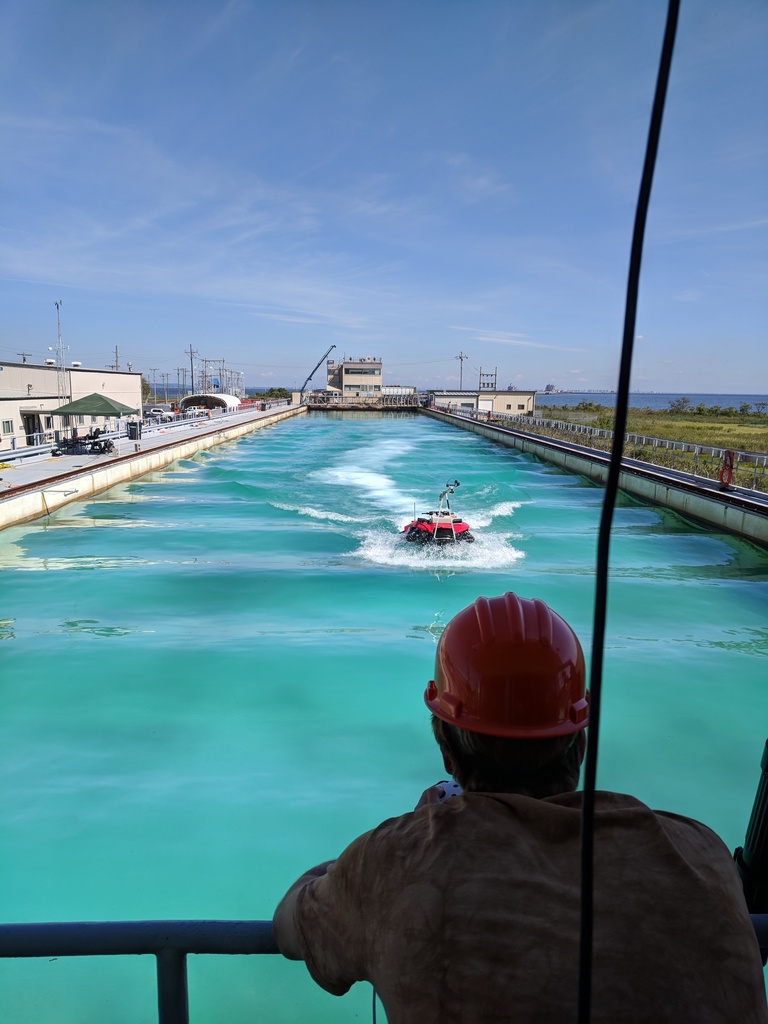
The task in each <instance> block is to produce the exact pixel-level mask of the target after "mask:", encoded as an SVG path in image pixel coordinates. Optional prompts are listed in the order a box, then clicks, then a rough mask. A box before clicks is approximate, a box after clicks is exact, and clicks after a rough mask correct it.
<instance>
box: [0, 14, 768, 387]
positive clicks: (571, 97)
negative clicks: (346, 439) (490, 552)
mask: <svg viewBox="0 0 768 1024" xmlns="http://www.w3.org/2000/svg"><path fill="white" fill-rule="evenodd" d="M665 15H666V7H665V4H664V3H662V2H659V0H600V2H592V0H503V2H497V0H472V2H470V0H420V2H416V3H414V2H413V0H409V2H402V3H401V2H398V0H388V2H383V0H381V2H372V0H348V2H347V0H345V2H336V0H330V2H323V0H312V2H308V0H295V2H292V0H283V2H278V0H270V2H248V0H231V2H214V0H209V2H201V0H198V2H194V0H193V2H185V3H175V2H163V0H153V2H143V0H135V2H123V0H112V2H110V3H103V2H102V0H66V2H65V0H59V2H38V0H24V2H19V0H6V2H5V3H4V4H3V6H2V9H1V10H0V53H1V54H2V60H0V128H1V130H2V139H1V140H0V142H1V144H0V152H1V153H2V156H1V157H0V166H1V167H2V203H1V204H0V227H1V231H0V359H5V360H18V358H19V356H18V353H21V352H27V353H29V354H30V356H29V358H31V359H32V360H41V359H42V358H44V357H45V356H47V355H49V353H48V346H49V345H55V344H56V309H55V306H54V302H55V301H56V300H59V299H60V300H62V303H63V305H62V307H61V313H62V335H63V339H64V343H65V345H66V346H67V358H68V359H79V360H82V362H83V363H84V365H90V366H99V367H101V366H106V365H109V364H110V363H112V362H113V360H114V351H115V347H117V348H118V351H119V359H120V365H121V368H123V369H124V368H126V363H127V362H128V361H129V360H130V361H131V362H132V364H133V368H134V369H140V370H142V371H143V372H146V373H147V374H148V375H149V369H150V367H152V368H154V369H155V372H156V373H157V375H158V378H157V379H158V380H159V379H160V375H161V374H162V373H168V374H169V379H170V380H171V381H172V382H175V380H176V378H177V368H179V367H185V366H187V367H188V366H189V361H190V360H189V355H188V352H189V347H190V346H192V348H193V349H194V350H196V351H197V353H199V356H200V357H206V358H209V359H217V360H218V359H224V360H225V361H226V364H227V365H228V366H230V367H232V368H233V369H237V370H242V371H243V372H244V373H245V380H246V383H247V384H248V385H251V386H258V385H267V386H269V385H277V384H283V385H286V386H288V387H292V386H296V385H300V384H301V383H302V382H303V380H304V378H305V377H306V376H307V374H308V373H309V371H310V370H311V369H312V367H313V366H314V365H315V363H316V362H317V361H318V360H319V359H320V358H321V356H322V355H323V353H324V351H325V350H326V349H327V348H328V347H329V346H330V345H335V346H336V349H335V350H334V352H333V353H332V357H335V358H340V357H342V356H344V355H346V356H348V357H353V358H356V357H358V356H364V355H373V356H380V357H381V358H382V359H383V360H384V373H385V383H392V384H395V383H398V384H417V385H419V386H420V387H457V386H458V385H459V377H460V370H462V369H463V384H464V386H465V387H474V386H476V385H477V380H478V373H479V372H480V370H482V371H483V372H494V371H497V373H498V375H497V381H498V384H499V386H507V385H508V384H512V385H514V386H516V387H520V388H543V387H544V386H545V385H546V384H548V383H554V384H555V385H556V386H557V387H558V388H570V389H574V390H578V389H581V388H596V389H599V388H612V387H614V386H615V384H616V375H617V366H618V353H619V343H620V339H621V331H622V320H623V304H624V288H625V281H626V273H627V264H628V258H629V245H630V238H631V231H632V223H633V217H634V207H635V201H636V196H637V190H638V183H639V178H640V171H641V167H642V160H643V154H644V148H645V139H646V132H647V126H648V120H649V116H650V108H651V102H652V97H653V89H654V84H655V78H656V69H657V62H658V54H659V48H660V45H661V39H662V33H663V27H664V20H665ZM766 53H768V6H766V4H765V3H764V2H762V0H729V2H728V3H723V2H722V0H683V2H682V10H681V20H680V26H679V31H678V39H677V46H676V52H675V58H674V63H673V72H672V80H671V85H670V95H669V99H668V104H667V111H666V115H665V122H664V129H663V133H662V143H661V149H660V154H659V163H658V166H657V174H656V179H655V183H654V192H653V197H652V206H651V212H650V216H649V221H648V231H647V236H646V250H645V257H644V263H643V277H642V283H641V297H640V306H639V315H638V324H637V333H638V336H639V337H638V341H637V344H636V349H635V351H636V356H635V364H634V373H633V383H632V386H633V389H635V390H656V391H673V392H677V391H691V392H730V393H754V392H765V391H766V390H768V383H766V380H767V374H766V369H767V367H768V355H766V353H767V352H768V345H767V344H766V342H768V330H767V329H766V325H767V324H768V316H767V314H768V256H767V253H768V245H767V244H766V243H767V242H768V61H766V59H765V55H766ZM460 354H465V355H467V356H468V358H467V359H466V360H463V361H462V360H460V359H458V358H457V356H459V355H460ZM315 384H322V374H321V373H318V374H317V375H316V377H315Z"/></svg>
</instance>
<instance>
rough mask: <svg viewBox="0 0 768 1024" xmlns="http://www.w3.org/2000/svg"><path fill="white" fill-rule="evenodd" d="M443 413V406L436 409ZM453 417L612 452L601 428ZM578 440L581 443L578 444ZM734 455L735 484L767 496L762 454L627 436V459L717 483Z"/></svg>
mask: <svg viewBox="0 0 768 1024" xmlns="http://www.w3.org/2000/svg"><path fill="white" fill-rule="evenodd" d="M435 408H436V409H437V410H438V411H440V409H441V407H440V406H435ZM442 411H444V412H446V411H451V412H452V413H453V415H456V416H464V417H465V418H466V419H472V420H478V421H479V422H486V421H488V422H493V421H496V422H503V423H506V424H508V425H510V426H513V425H515V424H519V425H520V426H521V428H522V429H523V430H525V431H526V432H528V433H535V432H538V433H540V435H541V436H542V437H549V438H553V439H555V440H561V441H563V440H569V439H571V440H572V443H577V444H581V445H583V446H585V447H588V448H594V449H596V450H598V451H610V450H611V446H612V444H613V431H612V430H607V429H604V428H601V427H590V426H587V425H586V424H584V423H569V422H568V421H567V420H547V419H542V418H541V417H537V416H528V415H518V414H516V413H491V414H490V418H489V414H488V413H487V412H479V411H478V410H476V409H461V408H458V409H457V408H453V409H451V410H448V409H447V408H443V410H442ZM575 438H578V440H575ZM727 451H732V452H733V463H732V469H731V473H732V478H733V483H734V484H735V485H737V486H739V487H744V488H745V489H747V490H753V491H759V492H761V493H765V492H766V491H768V455H764V454H762V453H760V452H743V451H738V450H736V449H730V448H718V447H716V446H713V445H702V444H693V443H692V442H690V441H670V440H668V439H666V438H663V437H651V436H648V435H645V434H625V435H624V454H625V456H626V457H627V458H632V459H636V460H637V461H639V462H647V463H649V464H650V465H653V466H661V467H664V468H667V469H675V470H677V471H679V472H682V473H689V474H690V475H691V476H692V477H699V478H700V479H702V480H717V479H718V478H719V475H720V472H721V470H722V467H723V465H724V462H725V453H726V452H727Z"/></svg>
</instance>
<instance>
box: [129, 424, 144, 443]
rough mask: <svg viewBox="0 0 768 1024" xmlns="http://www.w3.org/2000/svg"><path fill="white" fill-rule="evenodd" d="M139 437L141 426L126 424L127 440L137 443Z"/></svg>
mask: <svg viewBox="0 0 768 1024" xmlns="http://www.w3.org/2000/svg"><path fill="white" fill-rule="evenodd" d="M140 437H141V424H140V423H129V424H128V440H129V441H138V440H139V438H140Z"/></svg>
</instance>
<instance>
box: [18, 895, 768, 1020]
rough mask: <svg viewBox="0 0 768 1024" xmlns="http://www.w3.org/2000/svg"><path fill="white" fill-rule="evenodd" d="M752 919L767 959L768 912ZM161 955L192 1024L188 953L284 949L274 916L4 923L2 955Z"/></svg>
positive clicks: (161, 973)
mask: <svg viewBox="0 0 768 1024" xmlns="http://www.w3.org/2000/svg"><path fill="white" fill-rule="evenodd" d="M752 924H753V925H754V928H755V933H756V935H757V941H758V943H759V945H760V949H761V952H762V954H763V962H764V963H765V959H766V954H768V914H753V915H752ZM142 953H143V954H146V953H151V954H153V955H154V956H155V957H156V958H157V1006H158V1021H159V1024H189V1003H188V998H187V955H188V954H190V953H218V954H230V955H231V954H235V955H237V954H240V955H242V954H253V953H279V950H278V948H277V945H276V944H275V940H274V937H273V935H272V922H271V921H105V922H101V921H87V922H79V923H73V922H66V923H53V924H3V925H0V957H37V956H46V957H54V956H55V957H61V956H109V955H110V954H111V955H114V956H128V955H131V954H133V955H136V954H142Z"/></svg>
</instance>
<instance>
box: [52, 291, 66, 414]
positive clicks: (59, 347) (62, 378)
mask: <svg viewBox="0 0 768 1024" xmlns="http://www.w3.org/2000/svg"><path fill="white" fill-rule="evenodd" d="M53 304H54V306H55V307H56V335H57V341H56V390H57V392H58V396H59V402H61V403H63V402H64V401H65V399H66V397H67V379H66V373H65V370H64V342H63V341H62V338H61V307H62V306H63V305H64V300H63V299H59V301H58V302H54V303H53Z"/></svg>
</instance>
